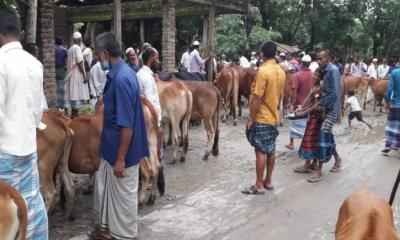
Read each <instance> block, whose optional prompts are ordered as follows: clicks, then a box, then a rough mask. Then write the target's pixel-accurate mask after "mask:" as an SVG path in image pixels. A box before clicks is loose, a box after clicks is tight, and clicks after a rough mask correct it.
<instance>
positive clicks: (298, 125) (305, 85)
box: [286, 55, 314, 150]
mask: <svg viewBox="0 0 400 240" xmlns="http://www.w3.org/2000/svg"><path fill="white" fill-rule="evenodd" d="M311 60H312V59H311V57H310V56H309V55H304V56H303V57H302V59H301V70H300V71H299V72H297V73H296V74H295V75H294V77H293V83H292V93H293V95H292V98H291V103H290V106H289V109H290V112H294V111H295V110H297V109H298V108H300V106H301V105H303V103H304V102H305V100H306V98H307V96H308V95H309V94H310V92H311V89H312V87H313V86H314V74H313V72H312V71H311V70H310V68H309V67H310V63H311ZM307 119H308V118H307V117H304V118H301V119H296V120H292V121H291V124H290V143H289V144H288V145H286V147H287V148H289V149H291V150H293V149H294V145H293V142H294V139H295V138H300V139H301V138H303V135H304V131H305V130H306V125H307Z"/></svg>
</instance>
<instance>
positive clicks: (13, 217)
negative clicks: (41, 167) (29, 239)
mask: <svg viewBox="0 0 400 240" xmlns="http://www.w3.org/2000/svg"><path fill="white" fill-rule="evenodd" d="M0 208H1V211H0V239H2V240H14V239H16V240H25V239H26V228H27V224H28V208H27V206H26V203H25V199H24V198H23V197H22V195H21V193H19V192H18V191H17V190H16V189H15V188H13V187H11V186H9V185H8V184H6V183H5V182H2V181H0Z"/></svg>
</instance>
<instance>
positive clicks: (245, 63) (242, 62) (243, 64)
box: [239, 54, 250, 68]
mask: <svg viewBox="0 0 400 240" xmlns="http://www.w3.org/2000/svg"><path fill="white" fill-rule="evenodd" d="M239 63H240V66H241V67H242V68H248V67H250V62H249V60H247V58H246V57H245V56H244V54H242V56H240V58H239Z"/></svg>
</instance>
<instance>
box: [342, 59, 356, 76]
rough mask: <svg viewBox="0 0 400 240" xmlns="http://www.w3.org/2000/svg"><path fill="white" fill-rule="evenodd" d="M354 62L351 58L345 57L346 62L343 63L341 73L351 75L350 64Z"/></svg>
mask: <svg viewBox="0 0 400 240" xmlns="http://www.w3.org/2000/svg"><path fill="white" fill-rule="evenodd" d="M353 63H354V61H353V58H352V57H349V58H348V59H347V63H346V64H345V65H344V70H343V75H344V76H347V75H351V70H350V69H351V65H352V64H353Z"/></svg>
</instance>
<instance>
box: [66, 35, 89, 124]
mask: <svg viewBox="0 0 400 240" xmlns="http://www.w3.org/2000/svg"><path fill="white" fill-rule="evenodd" d="M72 39H73V42H74V44H73V45H72V46H71V48H70V49H69V50H68V64H67V66H68V71H67V81H68V86H69V99H70V103H71V118H75V117H78V115H79V110H80V109H81V108H82V107H83V106H84V105H85V103H86V101H87V100H89V89H88V87H87V85H86V80H85V78H86V71H85V64H84V59H83V54H82V48H81V47H80V46H81V43H82V35H81V34H80V33H79V32H75V33H74V34H73V35H72Z"/></svg>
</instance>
